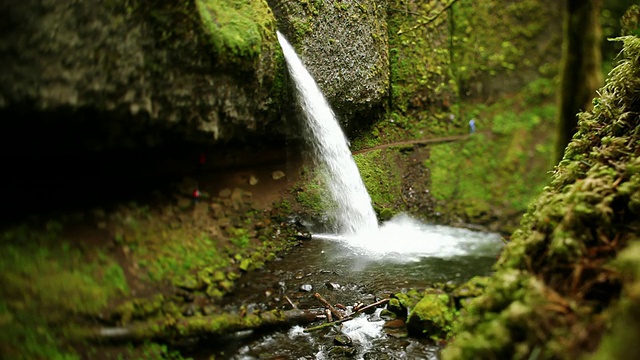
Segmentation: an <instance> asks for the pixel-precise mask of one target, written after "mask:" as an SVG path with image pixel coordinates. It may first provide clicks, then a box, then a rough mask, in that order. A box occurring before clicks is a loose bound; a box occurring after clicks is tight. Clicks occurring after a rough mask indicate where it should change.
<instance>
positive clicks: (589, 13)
mask: <svg viewBox="0 0 640 360" xmlns="http://www.w3.org/2000/svg"><path fill="white" fill-rule="evenodd" d="M565 6H566V8H565V11H566V12H565V23H564V36H565V37H564V45H563V55H562V56H563V59H562V73H561V84H560V93H559V97H558V104H559V105H558V108H559V110H560V111H558V116H559V119H558V143H557V149H556V157H557V160H558V161H560V160H561V159H562V156H563V154H564V149H565V147H566V146H567V144H569V142H570V141H571V137H572V136H573V134H574V132H575V130H576V126H577V123H578V119H577V114H578V113H579V112H581V111H589V110H591V108H592V105H591V99H592V98H593V97H594V96H595V95H596V90H597V89H598V87H599V86H600V85H601V83H602V70H601V68H602V66H601V65H602V55H601V49H600V43H601V41H602V30H601V27H600V9H601V7H602V0H566V4H565Z"/></svg>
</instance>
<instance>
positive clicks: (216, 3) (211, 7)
mask: <svg viewBox="0 0 640 360" xmlns="http://www.w3.org/2000/svg"><path fill="white" fill-rule="evenodd" d="M196 6H197V9H198V13H199V15H200V19H201V21H202V27H203V29H204V31H205V33H206V34H207V35H208V36H209V40H210V42H211V44H212V45H213V47H214V49H215V51H216V53H217V54H218V56H219V57H220V58H222V59H223V60H224V62H228V63H240V62H242V61H243V60H246V59H249V60H251V59H256V58H257V57H258V56H259V55H260V54H261V51H262V47H263V46H264V45H265V43H267V44H269V43H270V42H272V41H274V39H275V18H274V17H273V13H272V12H271V10H270V8H269V6H268V5H267V3H266V2H265V1H263V0H256V1H254V0H196Z"/></svg>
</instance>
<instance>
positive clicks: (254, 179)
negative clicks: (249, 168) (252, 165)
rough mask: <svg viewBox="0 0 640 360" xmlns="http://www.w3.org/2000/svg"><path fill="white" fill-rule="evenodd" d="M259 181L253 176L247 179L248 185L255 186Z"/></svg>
mask: <svg viewBox="0 0 640 360" xmlns="http://www.w3.org/2000/svg"><path fill="white" fill-rule="evenodd" d="M258 182H259V180H258V178H257V177H255V176H254V175H251V176H250V177H249V185H251V186H254V185H256V184H258Z"/></svg>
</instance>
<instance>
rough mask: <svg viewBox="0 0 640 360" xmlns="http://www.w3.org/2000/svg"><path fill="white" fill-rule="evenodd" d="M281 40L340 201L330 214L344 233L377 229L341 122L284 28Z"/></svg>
mask: <svg viewBox="0 0 640 360" xmlns="http://www.w3.org/2000/svg"><path fill="white" fill-rule="evenodd" d="M278 41H279V42H280V46H281V47H282V51H283V53H284V57H285V59H286V61H287V66H288V68H289V74H290V75H291V78H292V79H293V81H294V83H295V86H296V90H297V96H298V102H299V104H300V106H301V108H302V112H303V113H304V116H305V118H306V121H305V124H304V126H305V133H306V134H305V136H306V137H307V138H308V140H309V142H310V143H311V147H312V149H313V152H314V155H315V156H316V158H317V159H318V161H319V162H320V164H322V165H323V166H324V168H325V169H326V171H327V172H328V174H327V176H326V179H327V187H328V190H329V193H330V195H331V198H332V199H333V200H334V202H335V204H336V209H335V210H334V212H333V213H331V214H330V215H331V216H332V217H333V218H334V219H335V221H336V223H337V225H338V227H339V229H340V233H341V234H344V235H362V234H366V233H372V232H375V231H377V229H378V221H377V219H376V214H375V212H374V211H373V207H372V206H371V198H370V197H369V193H367V189H366V188H365V186H364V183H363V182H362V178H361V177H360V172H359V171H358V167H357V166H356V163H355V162H354V161H353V158H352V157H351V151H349V147H348V145H347V139H346V137H345V135H344V133H343V132H342V129H341V128H340V124H339V123H338V121H337V119H336V117H335V115H334V114H333V111H332V110H331V107H330V106H329V104H328V103H327V100H326V99H325V98H324V96H323V95H322V92H321V91H320V88H319V87H318V85H317V84H316V82H315V81H314V80H313V77H312V76H311V74H309V72H308V71H307V69H306V68H305V67H304V65H303V64H302V61H301V60H300V58H299V57H298V55H297V54H296V52H295V50H294V49H293V47H291V45H290V44H289V42H288V41H287V39H285V37H284V36H283V35H282V34H281V33H280V32H278Z"/></svg>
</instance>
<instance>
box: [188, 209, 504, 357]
mask: <svg viewBox="0 0 640 360" xmlns="http://www.w3.org/2000/svg"><path fill="white" fill-rule="evenodd" d="M502 244H503V243H502V240H501V238H500V235H498V234H495V233H486V232H477V231H471V230H466V229H460V228H452V227H446V226H437V225H424V224H421V223H419V222H418V221H415V220H413V219H411V218H409V217H406V216H400V217H397V218H394V219H392V220H390V221H389V222H387V223H385V224H383V225H382V226H381V228H380V230H379V231H378V233H376V234H371V235H370V236H368V237H366V238H362V239H356V240H355V241H354V239H343V238H340V237H335V236H333V237H332V236H323V235H319V236H316V237H314V238H312V239H311V240H307V241H304V242H303V243H302V244H301V245H299V246H297V247H296V248H294V249H292V250H291V251H290V252H289V253H287V254H286V258H284V259H280V260H276V261H273V262H271V263H269V264H267V266H266V267H265V268H264V269H262V270H259V271H255V272H252V273H250V274H247V275H245V276H243V277H242V278H241V279H240V281H239V282H238V284H237V287H236V290H235V291H234V293H233V296H232V299H230V301H229V302H228V304H227V308H228V310H229V311H237V309H238V308H240V307H246V309H247V311H254V310H257V309H274V308H281V309H289V308H290V305H289V304H288V302H287V301H286V299H285V296H287V297H288V298H289V299H291V301H292V302H293V303H295V304H296V305H297V306H298V307H299V308H301V309H317V308H321V307H322V305H321V304H320V303H319V301H318V300H317V299H316V298H315V297H314V295H313V294H314V293H315V292H318V293H320V294H321V295H322V296H323V297H324V298H325V299H327V301H329V302H330V303H331V304H338V303H339V304H343V305H345V306H351V305H353V304H355V303H356V302H362V303H364V304H365V305H367V304H371V303H373V302H375V301H376V300H380V299H383V298H386V297H388V296H389V295H391V294H393V293H397V292H403V291H407V290H408V289H411V288H414V289H417V290H419V291H422V290H423V289H424V288H426V287H428V286H429V285H431V284H433V283H436V282H440V283H446V282H450V283H453V284H460V283H462V282H464V281H466V280H468V279H470V278H471V277H473V276H476V275H488V274H489V273H490V272H491V266H492V265H493V264H494V262H495V260H496V256H497V253H498V252H499V250H500V248H501V247H502ZM379 313H380V311H376V312H375V313H373V314H368V315H367V314H362V315H360V316H358V317H356V318H355V319H354V320H351V321H347V322H344V323H343V324H342V328H341V331H342V333H344V334H347V335H348V336H349V337H350V338H351V339H352V340H353V346H352V347H351V351H352V352H351V353H348V354H345V353H343V352H340V351H336V348H335V347H334V343H333V341H334V337H335V335H337V334H338V332H339V331H338V330H337V329H332V328H325V329H322V330H318V331H312V332H309V333H305V332H303V328H302V327H300V326H294V327H292V328H290V329H283V330H279V331H277V332H269V333H263V334H261V333H253V332H243V333H238V334H236V336H234V337H231V338H224V339H212V340H211V343H210V347H209V349H215V351H213V353H212V352H208V351H206V350H204V349H203V350H204V353H202V357H200V356H196V358H202V359H205V358H208V357H209V356H211V355H215V358H216V359H238V360H240V359H243V360H245V359H247V360H248V359H437V358H438V357H439V355H438V353H439V348H438V347H437V346H435V345H433V343H431V342H430V341H428V340H423V339H416V338H406V337H403V336H398V335H397V334H396V333H394V330H393V329H387V328H385V327H384V325H385V321H384V320H383V319H381V318H380V317H379V315H378V314H379ZM313 325H316V324H312V325H309V326H313ZM203 347H204V348H205V349H206V348H207V345H204V346H203Z"/></svg>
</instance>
